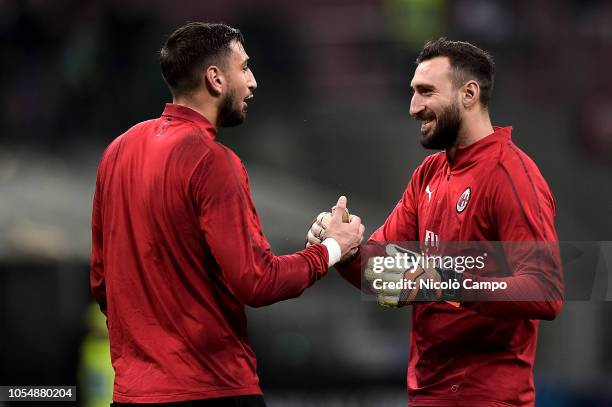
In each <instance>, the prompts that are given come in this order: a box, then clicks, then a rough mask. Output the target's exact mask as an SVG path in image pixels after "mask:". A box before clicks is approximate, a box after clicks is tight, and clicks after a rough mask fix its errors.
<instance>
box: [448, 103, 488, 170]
mask: <svg viewBox="0 0 612 407" xmlns="http://www.w3.org/2000/svg"><path fill="white" fill-rule="evenodd" d="M492 133H493V126H492V125H491V118H490V117H489V113H488V112H486V111H485V112H482V113H479V114H478V115H477V116H475V117H468V118H466V119H464V120H463V123H462V124H461V129H459V134H458V135H457V141H456V142H455V145H454V146H452V147H450V148H447V149H446V155H447V156H448V158H449V159H450V160H451V161H452V160H453V159H454V158H455V152H456V151H457V149H458V148H463V147H467V146H469V145H472V144H474V143H475V142H477V141H479V140H482V139H483V138H485V137H487V136H488V135H490V134H492Z"/></svg>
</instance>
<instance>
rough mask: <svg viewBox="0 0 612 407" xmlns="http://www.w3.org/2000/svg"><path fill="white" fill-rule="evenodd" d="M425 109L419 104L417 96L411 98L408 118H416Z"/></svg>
mask: <svg viewBox="0 0 612 407" xmlns="http://www.w3.org/2000/svg"><path fill="white" fill-rule="evenodd" d="M424 109H425V105H423V103H422V102H421V100H420V98H419V97H418V95H414V96H412V99H410V116H413V117H414V116H416V115H417V114H419V113H420V112H422V111H423V110H424Z"/></svg>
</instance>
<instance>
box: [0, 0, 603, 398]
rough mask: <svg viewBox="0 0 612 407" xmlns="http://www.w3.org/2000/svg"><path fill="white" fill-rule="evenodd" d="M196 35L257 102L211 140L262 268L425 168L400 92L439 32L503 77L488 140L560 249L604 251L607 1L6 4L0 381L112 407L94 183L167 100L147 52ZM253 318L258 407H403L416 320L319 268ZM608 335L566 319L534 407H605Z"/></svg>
mask: <svg viewBox="0 0 612 407" xmlns="http://www.w3.org/2000/svg"><path fill="white" fill-rule="evenodd" d="M196 20H202V21H223V22H226V23H228V24H231V25H234V26H237V27H239V28H240V29H241V30H242V31H243V32H244V34H245V36H246V43H247V52H248V53H249V54H250V56H251V58H252V64H251V66H252V69H253V71H254V73H255V76H256V78H257V81H258V85H259V88H258V90H257V92H256V97H255V99H254V102H253V103H252V104H251V106H252V108H251V109H250V115H249V118H248V120H247V122H246V124H245V125H243V126H241V127H238V128H235V129H223V130H221V132H220V136H219V140H220V141H221V142H223V143H225V144H226V145H228V146H230V147H231V148H233V149H234V150H235V151H236V152H237V153H238V155H239V156H240V157H241V158H242V159H243V161H244V162H245V164H246V167H247V169H248V170H249V173H250V177H251V186H252V190H253V194H254V197H255V201H256V205H257V208H258V210H259V213H260V215H261V218H262V222H263V226H264V230H265V232H266V234H267V236H268V238H269V240H270V242H271V243H272V246H273V248H274V250H275V252H276V253H278V254H283V253H289V252H293V251H296V250H298V249H300V248H301V247H302V245H303V236H304V233H305V230H306V227H307V225H308V224H309V222H310V221H311V220H312V217H313V216H314V215H315V214H317V213H319V212H320V211H321V210H324V209H327V208H329V207H330V206H331V205H332V204H333V203H334V202H335V199H336V198H337V196H338V195H339V194H341V193H342V194H346V195H347V196H348V198H349V208H350V209H351V210H352V212H355V213H358V214H360V215H362V217H363V219H364V221H365V223H366V224H367V226H368V232H370V233H371V232H372V231H373V230H374V229H375V228H376V227H377V226H378V225H380V224H381V223H382V222H383V221H384V219H385V217H386V215H387V214H388V213H389V212H390V210H391V209H392V208H393V206H394V205H395V203H396V201H397V199H398V198H399V197H400V195H401V193H402V191H403V189H404V187H405V184H406V183H407V181H408V179H409V176H410V174H411V173H412V171H413V170H414V168H415V167H416V165H417V164H418V163H419V162H420V161H421V159H422V158H423V157H424V156H425V155H426V154H427V152H426V151H424V150H423V149H422V148H421V147H420V145H419V143H418V128H417V124H416V122H414V121H413V120H412V119H411V118H410V117H409V115H408V106H409V100H410V94H411V93H410V89H409V83H410V79H411V77H412V73H413V70H414V63H413V61H414V58H415V57H416V55H417V53H418V51H419V49H420V47H421V46H422V44H423V43H424V41H425V40H427V39H429V38H433V37H437V36H439V35H446V36H448V37H450V38H453V39H461V40H468V41H472V42H474V43H476V44H477V45H479V46H481V47H483V48H485V49H488V50H490V51H491V52H492V53H493V55H494V57H495V58H496V61H497V81H496V90H495V92H494V97H493V101H492V109H491V110H492V115H493V118H494V123H495V124H498V125H513V126H514V134H513V136H514V137H513V138H514V141H515V142H516V144H518V146H519V147H521V148H522V149H523V150H525V151H526V152H527V153H528V154H529V155H530V156H531V157H532V158H533V159H534V160H535V161H536V162H537V164H538V165H539V167H540V169H541V171H542V173H543V174H544V176H545V177H546V179H547V180H548V182H549V184H550V186H551V189H552V190H553V193H554V194H555V196H556V198H557V203H558V208H559V215H558V218H557V227H558V233H559V237H560V239H561V240H573V241H576V240H585V241H589V240H590V241H595V240H612V237H611V236H612V188H611V179H612V160H611V157H612V75H610V72H612V3H610V2H607V1H595V0H591V1H552V0H548V1H527V0H521V1H487V0H458V1H446V0H430V1H427V0H379V1H371V0H350V1H349V0H346V1H338V0H334V1H322V0H320V1H304V2H288V1H281V0H262V1H258V2H251V1H246V0H241V1H235V0H228V1H225V2H212V1H210V2H201V1H196V0H190V1H176V2H167V1H159V0H149V1H145V0H124V1H118V0H112V1H111V0H108V1H102V0H92V1H77V0H56V1H45V0H22V1H11V0H0V44H1V49H2V55H3V57H2V61H3V62H2V63H1V64H0V84H1V85H0V103H1V109H0V120H1V123H2V127H3V130H2V136H1V138H0V384H2V385H23V384H30V385H34V384H40V385H54V384H55V385H75V384H76V385H78V386H79V401H78V402H77V403H76V404H74V403H73V404H71V405H79V406H98V405H105V404H104V403H105V400H107V397H108V390H109V389H110V386H111V381H112V372H109V371H108V364H107V359H106V354H105V352H106V346H107V345H106V342H105V341H106V339H105V337H104V334H105V329H104V321H101V320H100V318H99V317H100V316H101V315H100V314H99V313H98V312H96V311H95V310H94V311H93V312H92V310H91V308H90V306H89V304H90V296H89V292H88V256H89V247H90V229H89V222H90V206H91V197H92V191H93V185H94V182H95V171H96V166H97V162H98V159H99V156H100V154H101V153H102V151H103V149H104V147H105V146H106V145H107V144H108V143H109V142H110V141H111V140H112V139H113V138H114V137H116V136H118V135H119V134H120V133H121V132H123V131H124V130H125V129H127V128H128V127H130V126H131V125H132V124H134V123H136V122H138V121H142V120H144V119H148V118H153V117H156V116H158V115H159V114H160V113H161V111H162V109H163V104H164V103H165V102H167V101H169V100H170V97H169V94H168V92H167V90H166V88H165V86H164V84H163V81H162V79H161V75H160V73H159V68H158V63H157V55H156V52H157V50H158V49H159V47H160V46H161V44H162V42H163V41H164V39H165V37H166V36H167V35H168V34H169V33H170V32H172V31H173V29H174V28H175V27H177V26H178V25H181V24H183V23H184V22H186V21H196ZM249 313H250V333H251V338H252V343H253V345H254V347H255V350H256V352H257V355H258V359H259V369H260V374H261V384H262V386H263V389H264V391H265V392H266V395H267V401H268V404H269V405H270V406H272V407H276V406H402V405H405V404H406V401H407V396H406V394H405V387H406V386H405V369H406V360H407V354H408V334H409V320H410V310H409V309H401V310H388V309H382V308H379V307H377V306H375V305H374V304H372V303H365V302H363V301H362V300H361V298H360V295H359V293H358V292H357V291H356V290H354V289H352V288H351V287H349V286H348V284H346V283H345V282H344V281H343V280H342V279H341V278H340V277H339V276H338V275H337V274H336V273H335V271H331V272H330V273H329V276H328V277H327V278H326V279H324V280H323V281H321V282H319V283H318V284H317V285H316V286H315V287H314V288H312V289H310V290H308V291H307V292H306V293H305V295H304V296H302V297H301V298H299V299H296V300H291V301H286V302H283V303H280V304H276V305H274V306H270V307H267V308H262V309H256V310H250V311H249ZM611 319H612V304H611V303H609V302H593V301H584V302H576V301H572V302H568V303H567V304H566V306H565V308H564V310H563V312H562V313H561V315H560V317H559V318H558V319H557V320H555V321H553V322H544V323H542V324H541V331H540V338H539V347H538V361H537V366H536V370H535V378H536V383H537V397H538V403H537V405H538V406H584V405H612V328H611V324H610V321H611ZM492 391H494V389H492ZM2 405H3V404H2V402H0V406H2ZM18 405H25V403H20V404H18ZM54 405H60V404H54Z"/></svg>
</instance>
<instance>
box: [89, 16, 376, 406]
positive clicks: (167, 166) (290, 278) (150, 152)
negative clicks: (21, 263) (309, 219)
mask: <svg viewBox="0 0 612 407" xmlns="http://www.w3.org/2000/svg"><path fill="white" fill-rule="evenodd" d="M160 63H161V70H162V74H163V77H164V79H165V81H166V83H167V85H168V87H169V88H170V91H171V93H172V96H173V103H172V104H167V105H166V107H165V109H164V112H163V114H162V115H161V117H160V118H158V119H154V120H149V121H145V122H142V123H140V124H137V125H136V126H134V127H132V128H131V129H130V130H128V131H127V132H126V133H124V134H123V135H121V136H120V137H118V138H117V139H116V140H115V141H113V142H112V143H111V145H110V146H109V147H108V148H107V149H106V151H105V152H104V155H103V157H102V159H101V161H100V165H99V169H98V177H97V181H96V190H95V195H94V206H93V219H92V235H93V244H92V259H91V288H92V291H93V294H94V296H95V299H96V300H97V302H98V303H99V304H100V308H101V310H102V312H103V313H104V314H105V315H106V317H107V323H108V330H109V336H110V346H111V358H112V363H113V367H114V369H115V383H114V393H113V399H114V401H115V403H114V405H117V406H120V405H124V403H127V404H125V405H130V406H131V405H137V404H138V403H142V404H143V405H147V406H150V405H157V406H160V405H167V406H180V405H186V406H264V405H265V403H264V401H263V398H262V396H261V390H260V388H259V382H258V377H257V372H256V360H255V355H254V353H253V351H252V349H251V347H250V346H249V343H248V339H247V324H246V315H245V305H250V306H254V307H259V306H263V305H267V304H272V303H274V302H277V301H281V300H284V299H288V298H293V297H297V296H299V295H300V294H301V293H302V292H303V291H304V290H305V289H306V288H307V287H309V286H310V285H312V284H313V283H314V282H315V281H316V280H318V279H320V278H321V277H323V276H324V275H325V273H326V271H327V269H328V267H329V266H331V265H333V264H334V263H335V262H337V261H338V260H339V259H340V257H341V256H343V255H345V254H346V253H347V252H349V251H350V250H352V249H354V248H355V247H356V246H358V245H359V243H360V241H361V238H362V236H363V230H364V227H363V225H361V222H360V220H359V218H358V217H353V218H352V219H351V221H350V222H349V223H343V222H342V215H343V212H344V208H346V198H345V197H340V199H339V200H338V203H337V207H338V209H339V210H337V211H336V214H335V215H334V216H333V217H332V219H331V223H330V226H329V228H328V229H327V236H326V239H325V240H324V241H323V242H322V244H317V245H313V246H310V247H309V248H307V249H305V250H302V251H299V252H297V253H294V254H291V255H286V256H275V255H274V254H273V253H272V251H271V249H270V245H269V244H268V242H267V240H266V238H265V237H264V235H263V233H262V230H261V225H260V221H259V218H258V216H257V213H256V211H255V207H254V206H253V202H252V200H251V196H250V191H249V186H248V178H247V173H246V170H245V168H244V167H243V165H242V163H241V161H240V159H239V158H238V157H237V156H236V155H235V154H234V153H233V152H232V151H231V150H230V149H228V148H227V147H225V146H223V145H222V144H220V143H219V142H218V141H216V139H215V138H216V132H217V128H218V127H227V126H236V125H238V124H240V123H242V122H243V121H244V120H245V117H246V111H247V100H249V99H250V98H251V97H252V96H253V92H254V91H255V88H256V87H257V84H256V82H255V78H254V76H253V73H252V72H251V70H250V69H249V67H248V56H247V54H246V52H245V50H244V40H243V37H242V35H241V33H240V32H239V31H238V30H236V29H234V28H231V27H228V26H226V25H223V24H206V23H189V24H187V25H185V26H183V27H181V28H179V29H178V30H176V31H175V32H174V33H173V34H172V35H171V36H170V37H169V38H168V40H167V41H166V43H165V45H164V46H163V48H162V49H161V51H160Z"/></svg>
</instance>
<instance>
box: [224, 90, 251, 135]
mask: <svg viewBox="0 0 612 407" xmlns="http://www.w3.org/2000/svg"><path fill="white" fill-rule="evenodd" d="M235 105H236V94H235V92H228V93H227V94H226V95H225V96H224V97H223V99H222V100H221V105H220V106H219V126H220V127H234V126H238V125H239V124H242V122H243V121H244V119H245V118H246V114H245V113H244V112H243V111H242V109H240V108H238V109H236V108H235Z"/></svg>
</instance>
